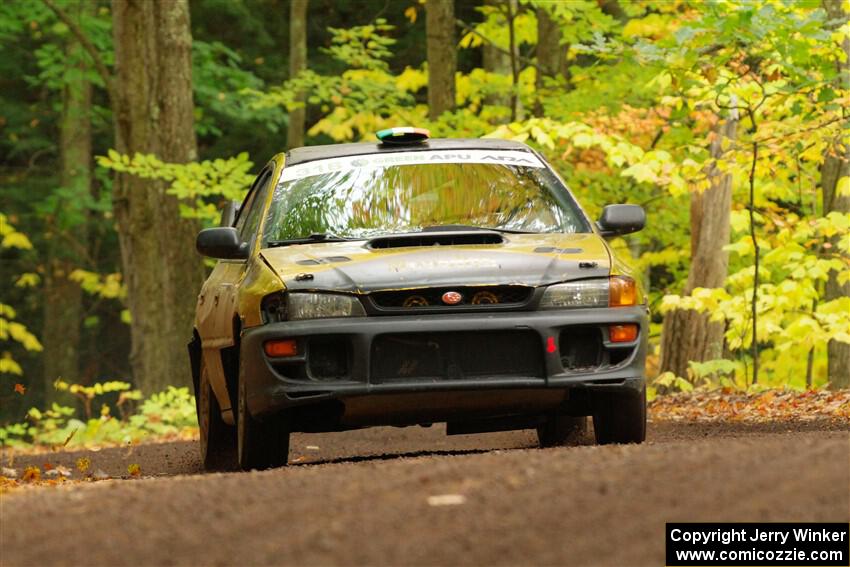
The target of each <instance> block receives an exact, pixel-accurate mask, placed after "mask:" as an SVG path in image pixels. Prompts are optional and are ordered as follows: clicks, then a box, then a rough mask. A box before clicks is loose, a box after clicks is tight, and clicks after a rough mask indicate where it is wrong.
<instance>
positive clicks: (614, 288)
mask: <svg viewBox="0 0 850 567" xmlns="http://www.w3.org/2000/svg"><path fill="white" fill-rule="evenodd" d="M629 305H637V288H636V286H635V281H634V280H633V279H632V278H629V277H626V276H612V277H610V278H606V279H594V280H582V281H577V282H567V283H562V284H555V285H550V286H549V287H548V288H546V291H545V292H544V293H543V299H541V300H540V309H570V308H575V307H626V306H629Z"/></svg>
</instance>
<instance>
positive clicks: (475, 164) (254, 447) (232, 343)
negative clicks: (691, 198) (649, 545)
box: [189, 128, 648, 469]
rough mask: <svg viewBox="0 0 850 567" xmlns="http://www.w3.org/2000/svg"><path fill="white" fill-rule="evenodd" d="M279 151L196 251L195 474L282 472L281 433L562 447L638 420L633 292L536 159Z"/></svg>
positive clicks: (418, 147)
mask: <svg viewBox="0 0 850 567" xmlns="http://www.w3.org/2000/svg"><path fill="white" fill-rule="evenodd" d="M379 139H380V140H381V141H380V142H379V143H356V144H338V145H329V146H313V147H304V148H298V149H293V150H291V151H289V152H287V153H282V154H279V155H277V156H275V157H274V158H272V160H271V161H270V162H269V163H268V165H267V166H266V167H265V168H263V170H262V171H261V172H260V174H259V175H258V176H257V179H256V181H255V182H254V184H253V186H252V187H251V189H250V191H249V192H248V194H247V196H246V198H245V200H244V202H243V203H242V204H241V206H239V207H238V210H237V209H236V208H235V207H228V209H227V210H226V211H225V213H224V215H223V220H222V226H220V227H218V228H211V229H206V230H203V231H201V233H200V234H199V235H198V238H197V248H198V251H199V252H200V253H201V254H204V255H206V256H208V257H212V258H217V259H218V260H219V261H218V263H217V265H216V266H215V269H214V270H213V271H212V274H211V275H210V277H209V279H208V280H207V281H206V283H205V284H204V286H203V288H202V290H201V292H200V295H199V297H198V304H197V313H196V319H195V329H194V336H193V339H192V341H191V342H190V344H189V354H190V359H191V367H192V375H193V379H194V384H195V391H196V400H197V404H198V421H199V424H200V429H201V442H200V444H201V453H202V457H203V461H204V464H205V466H206V467H208V468H211V469H213V468H220V467H231V466H233V465H235V464H236V462H238V464H239V465H240V466H241V467H242V468H244V469H252V468H268V467H274V466H280V465H284V464H286V462H287V455H288V451H289V434H290V433H291V432H296V431H302V432H320V431H340V430H346V429H354V428H360V427H366V426H374V425H395V426H409V425H430V424H433V423H446V424H447V425H446V428H447V432H448V433H449V434H467V433H476V432H486V431H497V430H509V429H523V428H534V429H536V430H537V434H538V438H539V440H540V444H541V445H542V446H553V445H562V444H567V443H570V442H571V441H573V440H575V439H576V438H577V436H579V435H581V434H582V432H583V431H584V429H585V426H586V423H587V416H592V419H593V429H594V432H595V436H596V440H597V442H599V443H640V442H641V441H643V440H644V437H645V431H646V393H645V380H644V360H645V356H646V338H647V333H648V326H647V305H646V300H645V295H644V293H643V291H642V289H641V286H640V284H639V282H638V281H637V280H636V279H635V278H634V277H633V276H632V275H631V274H630V272H629V269H628V268H627V266H626V265H625V264H624V263H623V262H621V261H619V260H618V259H617V257H616V256H615V254H614V251H613V250H612V248H611V247H610V246H609V245H608V243H607V241H606V238H607V237H611V236H615V235H622V234H626V233H630V232H634V231H637V230H640V229H641V228H642V227H643V225H644V222H645V215H644V211H643V209H641V208H640V207H639V206H636V205H609V206H608V207H606V208H605V209H604V211H603V213H602V215H601V217H600V219H599V220H598V221H597V222H593V221H591V219H589V218H588V216H587V215H586V214H585V212H584V211H583V210H582V208H581V206H580V205H579V204H578V203H577V201H576V199H575V197H574V196H573V195H572V194H571V192H570V191H569V189H568V188H567V187H566V186H565V184H564V183H563V181H562V180H561V179H560V178H559V177H558V175H557V174H556V173H555V171H554V170H553V169H552V168H551V167H550V166H549V165H548V164H547V163H546V162H545V161H544V159H543V158H542V157H541V156H540V155H539V154H538V153H537V152H535V151H534V150H532V149H531V148H529V147H528V146H526V145H524V144H522V143H518V142H512V141H503V140H495V139H428V135H427V132H426V131H423V130H419V129H415V128H395V129H390V130H386V131H382V132H380V133H379Z"/></svg>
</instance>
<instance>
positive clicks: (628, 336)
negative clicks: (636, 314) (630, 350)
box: [608, 324, 638, 343]
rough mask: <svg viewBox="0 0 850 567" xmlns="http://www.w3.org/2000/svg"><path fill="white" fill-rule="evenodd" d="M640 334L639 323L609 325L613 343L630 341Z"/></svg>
mask: <svg viewBox="0 0 850 567" xmlns="http://www.w3.org/2000/svg"><path fill="white" fill-rule="evenodd" d="M637 336H638V326H637V325H633V324H630V325H611V326H610V327H608V337H609V338H610V339H611V342H612V343H630V342H632V341H633V340H635V339H636V338H637Z"/></svg>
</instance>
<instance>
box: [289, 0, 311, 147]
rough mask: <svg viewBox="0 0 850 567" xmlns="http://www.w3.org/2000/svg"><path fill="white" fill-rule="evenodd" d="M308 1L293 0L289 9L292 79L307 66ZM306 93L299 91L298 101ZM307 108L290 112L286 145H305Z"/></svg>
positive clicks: (290, 71) (302, 98) (302, 99)
mask: <svg viewBox="0 0 850 567" xmlns="http://www.w3.org/2000/svg"><path fill="white" fill-rule="evenodd" d="M307 2H308V0H292V6H291V8H290V11H289V78H290V79H292V78H294V77H295V76H297V75H298V73H300V72H301V71H303V70H304V69H306V68H307ZM305 98H306V97H305V96H304V93H298V95H297V96H296V99H295V100H296V101H298V102H300V103H301V104H302V105H303V104H304V101H305ZM305 117H306V109H305V108H304V106H300V107H299V108H296V109H294V110H292V111H291V112H290V113H289V128H288V129H287V131H286V147H287V148H298V147H300V146H303V145H304V121H305Z"/></svg>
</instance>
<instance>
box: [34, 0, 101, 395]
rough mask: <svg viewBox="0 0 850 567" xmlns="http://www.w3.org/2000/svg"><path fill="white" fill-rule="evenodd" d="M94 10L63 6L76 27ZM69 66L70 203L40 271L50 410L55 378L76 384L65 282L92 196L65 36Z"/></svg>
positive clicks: (85, 85) (83, 82)
mask: <svg viewBox="0 0 850 567" xmlns="http://www.w3.org/2000/svg"><path fill="white" fill-rule="evenodd" d="M93 8H94V5H93V4H92V3H90V2H88V1H87V0H75V1H72V2H69V3H68V4H67V5H66V9H67V13H68V15H69V17H71V18H73V19H74V20H75V21H77V22H79V21H80V20H81V19H82V18H83V17H84V16H86V15H88V14H91V13H93V11H94V10H93ZM65 56H66V61H68V63H69V65H70V66H71V69H70V70H71V71H72V72H71V73H68V74H67V80H66V82H65V87H64V89H63V91H62V115H61V118H60V121H59V151H60V162H61V173H60V183H61V184H62V187H63V188H64V189H65V190H67V191H68V195H69V196H70V199H65V198H63V199H60V200H59V201H58V203H57V207H56V210H55V211H54V212H53V214H52V215H50V217H48V218H47V220H46V223H45V237H46V238H47V240H48V242H49V244H48V247H47V255H46V258H45V271H44V291H43V293H44V326H43V327H42V331H41V339H42V344H43V345H44V357H43V359H44V396H45V402H47V404H48V405H49V404H50V403H52V402H54V401H56V399H57V397H56V395H55V394H56V390H55V389H54V388H53V382H54V381H55V380H56V379H57V378H62V379H64V380H68V381H78V380H79V376H78V373H79V360H80V358H79V346H80V324H81V317H82V302H83V292H82V289H81V288H80V285H79V284H78V283H77V282H75V281H73V280H71V279H70V278H69V275H70V273H71V272H72V271H73V270H74V269H75V268H77V267H79V266H80V265H81V264H82V260H83V256H85V252H86V249H87V246H88V231H87V230H86V226H87V225H86V222H87V219H86V218H85V214H86V211H82V210H80V208H79V206H78V204H79V203H80V202H85V200H86V198H87V197H88V195H89V193H90V192H91V177H92V168H91V156H92V134H91V104H92V103H91V97H92V88H91V83H90V82H89V81H88V79H87V78H86V77H85V75H84V73H85V72H86V70H87V69H88V63H87V61H86V59H85V55H84V53H83V48H82V46H81V45H80V43H79V41H78V40H77V38H76V36H74V35H73V34H69V36H68V40H67V41H66V46H65Z"/></svg>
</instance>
